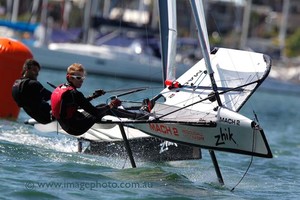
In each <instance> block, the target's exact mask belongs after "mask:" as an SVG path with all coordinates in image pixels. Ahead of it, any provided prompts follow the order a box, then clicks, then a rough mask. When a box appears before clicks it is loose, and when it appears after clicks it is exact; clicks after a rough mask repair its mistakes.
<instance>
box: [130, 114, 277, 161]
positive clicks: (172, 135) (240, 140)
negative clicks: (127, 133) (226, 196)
mask: <svg viewBox="0 0 300 200" xmlns="http://www.w3.org/2000/svg"><path fill="white" fill-rule="evenodd" d="M134 127H136V128H137V129H139V130H142V131H144V132H145V133H147V134H150V135H152V136H156V137H160V138H163V139H166V140H169V141H173V142H178V143H182V144H187V145H192V146H198V147H201V148H205V149H213V150H219V151H225V152H232V153H239V154H245V155H253V156H258V157H266V158H271V157H272V153H271V150H270V148H269V145H268V143H267V140H266V137H265V135H264V132H263V130H262V129H261V128H260V127H258V126H255V123H254V122H253V121H252V120H250V119H248V118H246V117H244V116H242V115H240V114H239V113H236V112H233V111H230V110H228V109H226V108H220V109H219V110H218V114H217V120H216V122H212V121H211V122H206V123H203V122H199V123H197V122H195V123H186V122H185V123H182V122H178V123H175V122H173V123H170V122H163V121H161V122H154V123H147V124H140V123H137V124H134Z"/></svg>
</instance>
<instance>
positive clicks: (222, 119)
mask: <svg viewBox="0 0 300 200" xmlns="http://www.w3.org/2000/svg"><path fill="white" fill-rule="evenodd" d="M220 121H221V122H224V123H227V124H231V125H232V124H233V125H237V126H240V120H238V119H237V120H235V119H230V118H226V117H220Z"/></svg>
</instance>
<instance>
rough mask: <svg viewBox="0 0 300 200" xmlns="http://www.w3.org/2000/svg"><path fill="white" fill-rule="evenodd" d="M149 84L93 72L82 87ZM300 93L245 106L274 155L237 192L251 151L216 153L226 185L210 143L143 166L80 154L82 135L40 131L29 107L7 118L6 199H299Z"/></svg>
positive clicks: (0, 170) (261, 97) (262, 97)
mask: <svg viewBox="0 0 300 200" xmlns="http://www.w3.org/2000/svg"><path fill="white" fill-rule="evenodd" d="M39 79H40V80H45V81H42V82H43V83H46V81H49V80H50V81H52V83H53V84H59V83H61V82H63V81H64V80H65V79H64V73H61V72H59V73H57V72H53V71H46V70H43V71H42V72H41V75H40V77H39ZM147 84H148V83H144V82H132V81H129V80H118V79H114V78H106V77H99V76H98V77H96V76H89V77H88V78H87V79H86V83H85V85H84V86H83V88H82V90H83V91H84V92H86V94H89V92H90V93H92V91H93V90H94V89H97V88H104V89H119V88H126V87H136V86H146V85H147ZM159 85H160V84H157V83H153V84H151V86H155V87H156V86H159ZM49 88H50V87H49ZM156 90H157V89H154V90H153V91H152V92H153V94H155V92H156ZM150 93H151V92H150ZM136 95H137V94H136ZM139 95H140V94H139ZM150 95H151V94H150ZM141 96H143V95H142V94H141ZM135 98H137V97H135ZM299 98H300V96H297V95H290V94H288V95H287V94H283V95H282V94H278V93H270V92H264V91H258V92H257V93H256V94H255V95H254V96H253V97H252V98H251V99H250V101H249V103H248V104H246V106H245V109H244V110H242V112H244V113H246V114H247V115H248V116H253V114H252V111H253V110H255V112H256V114H257V115H258V118H259V121H260V123H261V125H262V126H263V128H264V129H265V133H266V136H267V139H268V141H269V144H270V147H271V150H272V152H273V154H274V158H273V159H263V158H253V162H252V165H251V167H250V170H249V171H248V173H247V174H246V176H245V178H244V179H243V180H242V182H241V183H240V184H239V185H238V186H237V187H236V188H235V190H234V191H231V189H232V188H233V187H234V186H235V185H236V184H237V183H238V182H239V181H240V179H241V178H242V176H243V175H244V172H245V171H246V169H247V167H248V165H249V163H250V161H251V157H248V156H240V155H236V154H228V153H221V152H216V156H217V158H218V161H219V165H220V168H221V171H222V174H223V178H224V181H225V186H220V185H219V184H218V181H217V178H216V175H215V171H214V168H213V165H212V163H211V160H210V156H209V154H208V153H207V151H206V150H203V159H201V160H192V161H173V162H163V163H154V162H137V166H138V168H136V169H132V168H130V162H129V161H128V160H120V159H115V158H114V159H113V158H107V157H102V156H95V155H86V154H80V153H77V152H76V151H77V140H75V139H74V138H72V137H68V136H65V135H57V134H56V133H48V134H45V133H40V132H38V131H37V130H35V129H34V128H33V127H30V126H28V125H24V124H23V121H24V120H25V119H27V115H26V114H25V113H24V112H23V111H22V112H21V113H20V116H19V119H18V121H16V122H12V121H7V120H0V164H1V167H0V175H1V182H0V198H1V199H39V200H40V199H231V200H232V199H255V200H256V199H298V198H299V197H300V192H299V189H300V166H299V164H300V157H299V153H298V152H299V150H300V133H299V130H300V123H299V119H300V113H299V107H300V101H299ZM100 100H101V101H105V99H100ZM100 100H99V101H100ZM96 102H97V101H96ZM96 102H95V103H96Z"/></svg>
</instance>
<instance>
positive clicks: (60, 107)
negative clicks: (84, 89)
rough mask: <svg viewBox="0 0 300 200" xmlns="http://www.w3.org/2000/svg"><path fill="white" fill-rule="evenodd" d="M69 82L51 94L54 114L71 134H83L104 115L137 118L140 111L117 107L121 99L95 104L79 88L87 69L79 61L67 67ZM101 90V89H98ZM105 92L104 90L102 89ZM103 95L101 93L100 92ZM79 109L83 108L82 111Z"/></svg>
mask: <svg viewBox="0 0 300 200" xmlns="http://www.w3.org/2000/svg"><path fill="white" fill-rule="evenodd" d="M66 78H67V83H65V84H62V85H60V86H58V87H57V88H56V89H55V90H54V91H53V93H52V95H51V107H52V115H53V116H54V117H55V118H56V119H57V121H58V122H59V124H60V125H61V127H62V128H63V129H64V130H65V131H66V132H67V133H69V134H71V135H76V136H78V135H81V134H83V133H85V132H86V131H87V130H88V129H90V128H91V127H92V126H93V125H94V124H95V123H96V122H100V121H101V118H102V117H103V116H104V115H113V116H118V117H124V118H131V119H137V118H139V117H141V115H139V114H138V113H133V112H129V111H126V110H123V109H118V108H117V107H118V106H120V105H121V101H120V100H118V99H114V100H112V101H111V102H110V104H109V105H106V104H104V105H99V106H96V107H95V106H93V105H92V104H91V103H90V102H89V100H88V99H87V98H85V97H84V95H83V94H82V93H81V92H80V91H78V90H77V88H80V87H81V85H82V83H83V80H84V79H85V69H84V67H83V66H82V65H81V64H79V63H74V64H72V65H71V66H69V67H68V69H67V76H66ZM98 92H99V91H98ZM100 92H101V93H102V94H104V91H100ZM100 95H101V94H100ZM78 109H83V111H82V112H80V111H78Z"/></svg>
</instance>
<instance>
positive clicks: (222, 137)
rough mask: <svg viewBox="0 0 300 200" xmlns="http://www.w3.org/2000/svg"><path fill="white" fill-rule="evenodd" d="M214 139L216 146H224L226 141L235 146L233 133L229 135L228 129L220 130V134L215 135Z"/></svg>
mask: <svg viewBox="0 0 300 200" xmlns="http://www.w3.org/2000/svg"><path fill="white" fill-rule="evenodd" d="M215 138H216V139H217V141H216V146H219V145H224V144H225V142H227V141H232V142H234V144H236V142H235V140H234V139H233V133H231V131H230V128H225V129H222V128H220V134H219V135H215Z"/></svg>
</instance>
